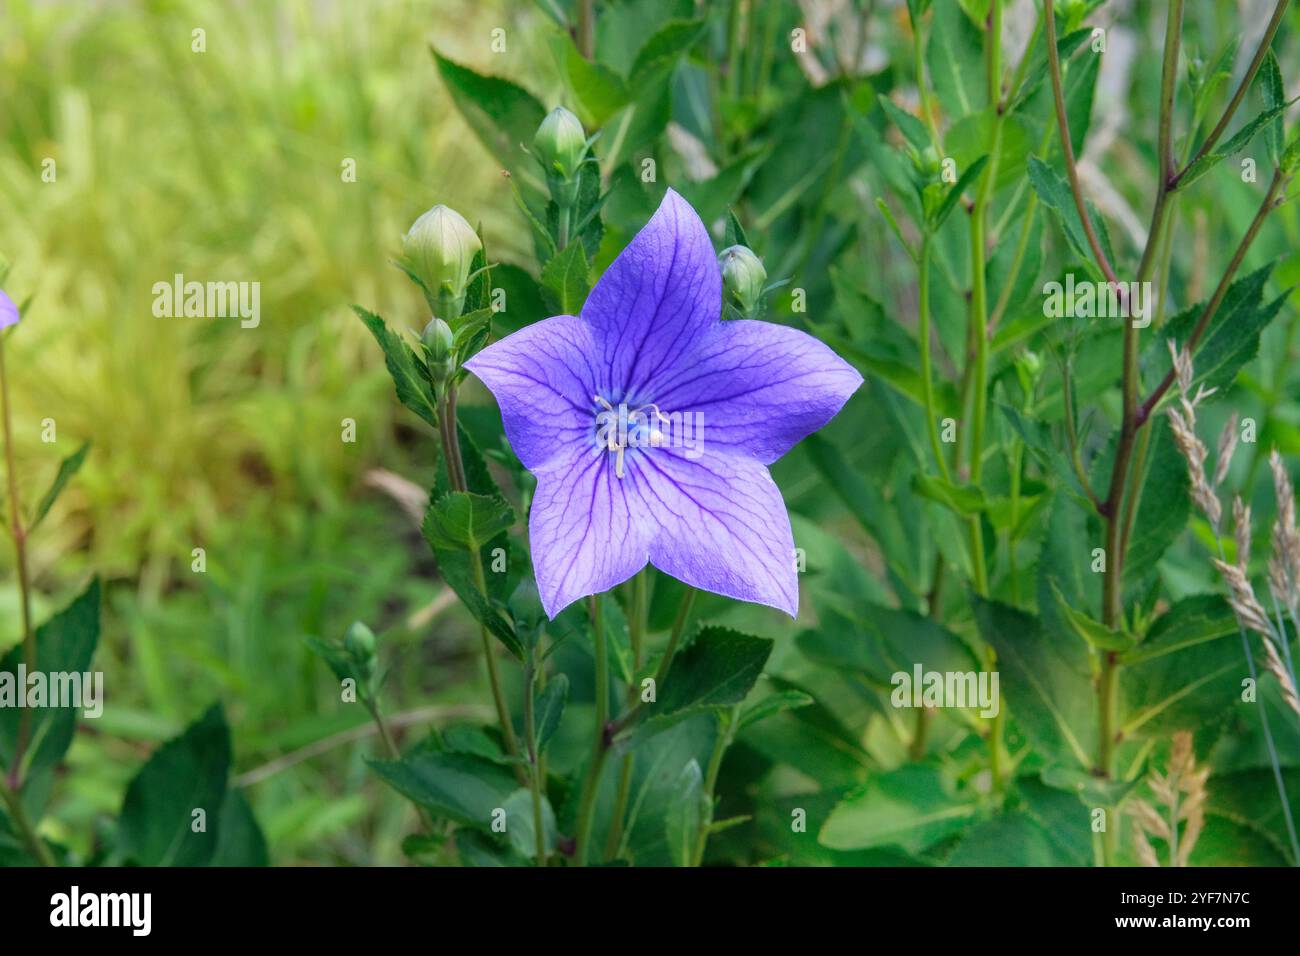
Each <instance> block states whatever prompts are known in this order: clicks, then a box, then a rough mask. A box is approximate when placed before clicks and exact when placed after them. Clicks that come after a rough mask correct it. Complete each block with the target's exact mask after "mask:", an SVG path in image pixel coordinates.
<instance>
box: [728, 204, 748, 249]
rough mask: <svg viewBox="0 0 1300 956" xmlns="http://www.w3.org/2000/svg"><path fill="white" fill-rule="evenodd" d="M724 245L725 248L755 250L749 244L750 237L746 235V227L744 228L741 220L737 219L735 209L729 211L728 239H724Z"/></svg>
mask: <svg viewBox="0 0 1300 956" xmlns="http://www.w3.org/2000/svg"><path fill="white" fill-rule="evenodd" d="M723 244H724V248H730V247H732V246H744V247H745V248H747V249H752V248H753V246H751V245H750V244H749V237H748V236H747V235H745V227H744V226H742V225H741V224H740V220H739V219H737V218H736V211H735V210H734V209H728V210H727V232H726V238H724V239H723Z"/></svg>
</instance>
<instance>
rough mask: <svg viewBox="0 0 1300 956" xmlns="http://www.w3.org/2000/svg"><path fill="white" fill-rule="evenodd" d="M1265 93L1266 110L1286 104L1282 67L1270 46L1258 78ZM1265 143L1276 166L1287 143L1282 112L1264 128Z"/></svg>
mask: <svg viewBox="0 0 1300 956" xmlns="http://www.w3.org/2000/svg"><path fill="white" fill-rule="evenodd" d="M1256 82H1258V83H1259V85H1260V89H1261V90H1262V91H1263V94H1264V109H1265V111H1266V112H1268V111H1271V110H1276V109H1278V108H1279V107H1285V106H1286V87H1285V86H1283V84H1282V69H1281V67H1279V66H1278V63H1277V54H1276V53H1274V52H1273V48H1272V47H1269V50H1268V53H1266V54H1265V55H1264V62H1263V63H1261V64H1260V69H1259V77H1258V79H1257V80H1256ZM1264 143H1265V145H1266V146H1267V148H1268V158H1269V161H1270V162H1271V163H1272V164H1273V165H1274V166H1276V165H1277V164H1278V163H1279V162H1280V161H1281V158H1282V148H1283V146H1284V145H1285V143H1286V140H1285V138H1284V136H1283V131H1282V114H1281V113H1278V114H1277V115H1276V116H1274V117H1273V119H1272V121H1271V122H1270V123H1269V124H1268V126H1267V127H1265V129H1264Z"/></svg>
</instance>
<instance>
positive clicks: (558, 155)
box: [533, 106, 587, 182]
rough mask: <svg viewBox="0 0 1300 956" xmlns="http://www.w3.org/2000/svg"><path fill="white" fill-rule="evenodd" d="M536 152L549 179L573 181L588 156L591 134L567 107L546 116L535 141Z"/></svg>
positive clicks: (559, 108)
mask: <svg viewBox="0 0 1300 956" xmlns="http://www.w3.org/2000/svg"><path fill="white" fill-rule="evenodd" d="M533 149H534V151H536V153H537V158H538V160H539V161H540V162H541V164H542V168H543V169H545V170H546V175H547V176H558V177H559V178H560V179H561V180H564V181H566V182H567V181H569V180H572V179H573V178H574V177H576V176H577V174H578V167H579V166H581V165H582V161H583V160H584V159H585V158H586V155H587V131H586V130H584V129H583V128H582V121H581V120H579V119H578V117H576V116H574V115H573V114H572V113H570V112H569V111H568V110H566V109H565V108H564V107H563V106H557V107H556V108H555V109H553V110H551V111H550V112H549V113H547V114H546V119H544V120H542V125H541V126H539V127H537V135H536V136H534V137H533Z"/></svg>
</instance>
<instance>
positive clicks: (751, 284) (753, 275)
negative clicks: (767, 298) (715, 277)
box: [718, 246, 767, 316]
mask: <svg viewBox="0 0 1300 956" xmlns="http://www.w3.org/2000/svg"><path fill="white" fill-rule="evenodd" d="M718 265H719V266H720V267H721V269H722V288H723V294H724V295H725V296H726V297H727V298H728V299H729V300H730V302H731V304H732V305H734V306H735V307H736V309H737V310H739V312H740V313H741V314H742V315H746V316H750V315H753V314H754V311H755V309H757V308H758V304H759V301H760V300H761V299H762V297H763V287H764V286H765V285H767V270H766V269H764V268H763V263H762V262H761V261H760V260H759V258H758V256H756V255H754V253H753V250H751V249H749V248H748V247H746V246H729V247H728V248H726V249H723V250H722V252H720V253H719V254H718Z"/></svg>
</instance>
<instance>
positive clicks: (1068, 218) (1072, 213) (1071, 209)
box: [1027, 156, 1115, 267]
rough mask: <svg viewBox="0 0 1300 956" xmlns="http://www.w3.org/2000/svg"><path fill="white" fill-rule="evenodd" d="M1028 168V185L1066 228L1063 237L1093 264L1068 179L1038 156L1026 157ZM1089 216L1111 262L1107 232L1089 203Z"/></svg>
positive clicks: (1113, 255)
mask: <svg viewBox="0 0 1300 956" xmlns="http://www.w3.org/2000/svg"><path fill="white" fill-rule="evenodd" d="M1027 168H1028V170H1029V183H1030V185H1031V186H1033V187H1034V192H1036V193H1037V194H1038V198H1039V200H1040V201H1041V202H1042V203H1043V205H1044V206H1046V207H1047V208H1048V209H1050V210H1052V212H1053V213H1054V214H1055V216H1056V220H1057V222H1059V223H1060V224H1061V228H1062V230H1063V231H1064V232H1065V238H1066V239H1067V240H1068V241H1069V243H1070V248H1072V249H1073V250H1074V252H1075V255H1077V256H1079V258H1080V259H1082V260H1083V261H1084V262H1085V263H1087V264H1088V265H1089V266H1090V267H1092V266H1093V265H1094V263H1093V257H1092V247H1091V246H1090V245H1089V244H1088V238H1087V236H1086V235H1085V234H1084V230H1083V220H1081V219H1080V218H1079V209H1078V207H1077V206H1076V205H1075V204H1074V194H1073V193H1072V192H1071V191H1070V185H1069V183H1067V182H1066V181H1065V179H1063V178H1062V177H1061V176H1059V175H1057V173H1056V171H1055V170H1054V169H1052V168H1051V167H1050V166H1048V165H1047V164H1046V163H1044V162H1043V161H1042V160H1041V159H1039V158H1038V157H1037V156H1030V157H1029V159H1028V167H1027ZM1088 218H1089V219H1090V220H1092V226H1093V231H1094V232H1095V233H1096V234H1097V241H1098V243H1099V244H1100V245H1101V248H1102V252H1104V253H1105V254H1106V258H1107V259H1108V260H1109V261H1110V262H1111V263H1112V264H1114V262H1115V253H1114V250H1112V249H1111V247H1110V238H1109V233H1108V232H1107V230H1106V227H1105V223H1103V222H1102V219H1101V216H1099V215H1098V214H1097V210H1095V209H1093V208H1092V206H1091V205H1089V206H1088Z"/></svg>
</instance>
